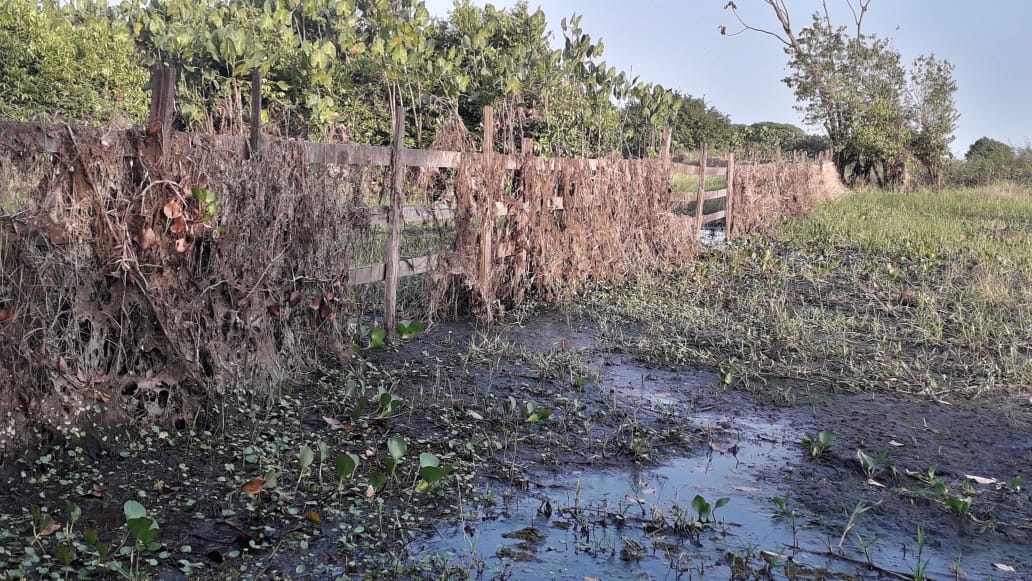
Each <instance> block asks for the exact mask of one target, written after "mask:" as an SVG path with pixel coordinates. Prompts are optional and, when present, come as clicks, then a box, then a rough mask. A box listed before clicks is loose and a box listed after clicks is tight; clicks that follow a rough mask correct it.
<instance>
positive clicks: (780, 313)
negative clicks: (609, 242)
mask: <svg viewBox="0 0 1032 581" xmlns="http://www.w3.org/2000/svg"><path fill="white" fill-rule="evenodd" d="M1030 304H1032V192H1030V191H1028V190H1022V189H1011V188H994V189H993V188H991V189H977V190H964V191H951V192H943V193H916V194H906V195H898V194H887V193H880V192H863V193H858V194H855V195H853V196H850V197H847V198H845V199H843V200H840V201H839V202H836V203H834V204H829V205H827V206H824V207H821V208H819V209H817V210H816V211H815V213H814V214H813V215H812V216H811V217H809V218H807V219H802V220H795V221H790V222H787V223H785V224H784V225H783V226H782V227H781V228H780V230H779V231H778V232H777V234H776V235H775V236H774V237H772V238H769V239H748V240H739V241H736V242H734V243H733V244H732V245H730V247H729V248H727V249H725V250H722V251H715V252H714V253H712V254H711V255H709V256H708V257H706V258H703V259H702V260H701V261H700V262H698V263H694V264H690V265H685V267H684V269H683V270H682V271H680V272H679V273H677V274H676V275H673V276H671V275H666V274H664V275H656V276H650V277H644V278H642V279H640V280H639V281H638V282H637V283H636V284H635V285H633V286H631V287H629V288H625V289H620V290H607V291H605V292H600V293H597V294H595V295H593V296H592V297H591V298H589V299H588V300H587V302H586V304H585V307H586V308H585V312H587V313H597V314H596V316H597V317H598V318H599V320H600V323H601V324H602V325H603V326H604V328H605V329H606V330H607V335H608V337H609V339H610V340H612V341H614V342H615V343H617V344H619V345H621V346H622V347H623V348H624V349H626V350H628V351H630V352H632V353H634V354H636V355H637V356H639V357H642V358H644V359H646V360H648V361H650V362H652V363H654V364H658V365H664V366H696V365H700V364H702V365H708V366H711V367H713V368H717V369H720V370H721V371H722V373H723V377H724V378H725V381H726V382H727V383H729V384H730V383H733V382H734V383H740V384H743V385H747V386H750V385H765V386H767V388H769V389H770V392H771V393H772V394H774V395H775V396H776V397H778V398H780V399H784V400H785V402H786V403H791V402H792V401H794V397H795V396H796V395H797V394H798V393H799V392H800V390H803V391H805V390H807V389H808V388H810V387H812V386H816V385H820V386H824V387H830V388H833V389H836V390H843V391H850V392H875V391H881V392H906V393H919V394H924V395H928V396H931V397H933V398H936V399H948V398H951V397H953V396H957V395H963V396H974V395H978V394H983V393H987V392H996V391H998V390H1000V389H1008V388H1016V387H1020V386H1027V385H1029V384H1032V363H1030V360H1029V353H1030V352H1032V311H1030ZM632 326H633V327H632ZM629 327H631V328H636V329H641V332H640V333H637V332H635V333H628V332H626V331H624V329H627V328H629Z"/></svg>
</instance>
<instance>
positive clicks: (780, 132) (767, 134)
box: [741, 121, 806, 157]
mask: <svg viewBox="0 0 1032 581" xmlns="http://www.w3.org/2000/svg"><path fill="white" fill-rule="evenodd" d="M741 133H742V140H743V142H744V145H745V146H746V147H747V148H748V149H749V150H751V151H753V152H755V153H758V154H760V155H763V156H768V157H769V156H773V155H774V154H775V152H776V151H778V150H779V149H780V150H781V151H785V152H788V151H789V150H791V149H792V144H793V143H795V142H796V141H798V140H800V139H802V138H804V137H806V132H805V131H803V130H802V129H800V128H798V127H796V126H795V125H791V124H788V123H773V122H770V121H761V122H759V123H753V124H752V125H749V126H745V127H742V129H741Z"/></svg>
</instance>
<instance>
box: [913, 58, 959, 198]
mask: <svg viewBox="0 0 1032 581" xmlns="http://www.w3.org/2000/svg"><path fill="white" fill-rule="evenodd" d="M956 92H957V83H956V81H954V80H953V65H952V64H950V62H949V61H947V60H939V59H936V58H935V55H934V54H932V55H928V56H921V57H918V58H917V59H914V64H913V66H912V67H911V70H910V86H909V91H908V95H909V98H910V108H911V131H912V134H913V137H912V140H911V143H910V151H911V153H912V154H913V155H914V157H915V158H916V159H917V160H918V161H919V162H921V164H922V165H924V167H925V170H926V171H927V172H928V179H929V181H930V182H931V183H933V184H935V185H936V187H940V188H941V187H942V169H943V167H944V166H945V163H946V160H947V159H948V158H949V155H950V143H952V142H953V139H954V137H953V132H954V131H955V130H956V128H957V120H958V119H959V118H960V113H958V112H957V107H956V105H955V103H954V101H953V95H954V94H955V93H956Z"/></svg>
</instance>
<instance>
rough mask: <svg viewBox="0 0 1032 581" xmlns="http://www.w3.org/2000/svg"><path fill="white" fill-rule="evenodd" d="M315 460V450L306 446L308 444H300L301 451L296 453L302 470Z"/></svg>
mask: <svg viewBox="0 0 1032 581" xmlns="http://www.w3.org/2000/svg"><path fill="white" fill-rule="evenodd" d="M313 460H315V452H313V451H312V449H311V448H309V447H308V444H305V445H304V446H301V451H300V452H299V453H298V457H297V461H298V464H300V465H301V470H302V471H304V469H305V468H308V467H309V466H311V465H312V461H313Z"/></svg>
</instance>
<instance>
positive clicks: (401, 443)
mask: <svg viewBox="0 0 1032 581" xmlns="http://www.w3.org/2000/svg"><path fill="white" fill-rule="evenodd" d="M387 450H388V451H389V452H390V453H391V458H394V460H395V461H397V460H401V458H402V456H404V455H405V452H406V451H407V450H408V442H406V441H405V439H404V438H402V437H401V436H391V438H390V439H389V440H387Z"/></svg>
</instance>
